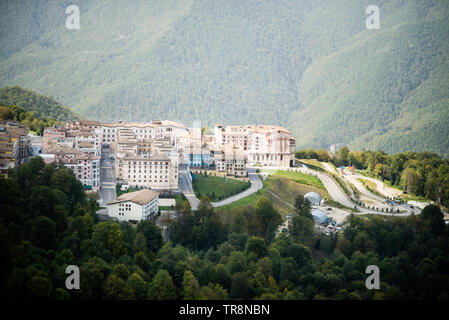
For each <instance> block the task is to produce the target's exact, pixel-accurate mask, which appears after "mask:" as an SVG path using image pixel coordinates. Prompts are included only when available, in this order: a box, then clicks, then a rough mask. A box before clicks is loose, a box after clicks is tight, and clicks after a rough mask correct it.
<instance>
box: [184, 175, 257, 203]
mask: <svg viewBox="0 0 449 320" xmlns="http://www.w3.org/2000/svg"><path fill="white" fill-rule="evenodd" d="M194 176H196V179H194V181H193V190H194V191H195V195H196V197H197V198H199V199H200V198H201V197H202V196H208V197H209V198H210V200H211V201H219V200H222V199H225V198H228V197H230V196H232V195H234V194H237V193H239V192H242V191H244V190H246V189H248V188H249V187H250V186H251V184H250V182H245V181H240V180H237V179H233V178H227V179H225V178H224V177H215V176H209V175H208V176H207V177H206V176H205V175H204V174H195V175H194Z"/></svg>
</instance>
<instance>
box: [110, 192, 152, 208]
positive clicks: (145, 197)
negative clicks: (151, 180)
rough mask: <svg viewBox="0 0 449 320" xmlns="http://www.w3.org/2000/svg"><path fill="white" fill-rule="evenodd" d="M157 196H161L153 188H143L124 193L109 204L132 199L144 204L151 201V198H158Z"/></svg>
mask: <svg viewBox="0 0 449 320" xmlns="http://www.w3.org/2000/svg"><path fill="white" fill-rule="evenodd" d="M157 196H159V193H157V192H155V191H153V190H149V189H143V190H140V191H135V192H129V193H124V194H122V195H121V196H119V197H117V198H115V199H114V200H112V201H111V202H109V203H108V204H114V203H120V202H126V201H131V202H134V203H137V204H139V205H141V206H143V205H145V204H147V203H148V202H150V201H151V200H153V199H154V198H156V197H157Z"/></svg>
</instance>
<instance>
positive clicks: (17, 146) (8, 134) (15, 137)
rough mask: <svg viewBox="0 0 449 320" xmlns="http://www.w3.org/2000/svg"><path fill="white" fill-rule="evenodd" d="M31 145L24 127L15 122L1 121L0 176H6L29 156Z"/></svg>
mask: <svg viewBox="0 0 449 320" xmlns="http://www.w3.org/2000/svg"><path fill="white" fill-rule="evenodd" d="M30 150H31V144H30V137H29V136H28V129H27V127H26V126H24V125H22V124H20V123H19V122H17V121H8V120H7V121H3V122H2V123H1V125H0V175H3V176H5V175H7V173H8V169H10V168H11V169H12V168H14V167H15V166H16V165H18V164H20V163H21V161H22V160H23V159H25V158H27V157H28V156H29V155H30Z"/></svg>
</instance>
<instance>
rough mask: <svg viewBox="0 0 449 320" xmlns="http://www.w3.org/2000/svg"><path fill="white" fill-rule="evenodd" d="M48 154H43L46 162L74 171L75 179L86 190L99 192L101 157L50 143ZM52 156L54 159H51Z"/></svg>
mask: <svg viewBox="0 0 449 320" xmlns="http://www.w3.org/2000/svg"><path fill="white" fill-rule="evenodd" d="M48 151H49V152H48V154H42V155H41V156H42V158H44V160H47V161H46V162H48V159H52V161H53V162H56V163H62V164H64V166H65V167H67V168H69V169H70V170H72V171H73V174H74V175H75V177H76V178H77V179H78V180H79V181H80V182H81V183H82V184H83V186H84V188H85V189H88V190H94V191H97V190H98V189H99V187H100V157H99V156H96V155H95V154H93V153H85V152H82V151H79V150H76V149H74V148H67V147H64V146H61V145H58V144H54V143H50V146H49V149H48ZM49 155H52V157H49Z"/></svg>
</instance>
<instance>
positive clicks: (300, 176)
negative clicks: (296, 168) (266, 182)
mask: <svg viewBox="0 0 449 320" xmlns="http://www.w3.org/2000/svg"><path fill="white" fill-rule="evenodd" d="M263 171H266V172H269V173H270V176H272V177H285V178H287V179H289V180H292V181H294V182H296V183H299V184H305V185H308V186H313V187H316V188H318V189H321V190H326V188H324V185H323V183H322V182H321V180H320V179H318V178H317V177H314V176H311V175H308V174H305V173H301V172H293V171H283V170H263Z"/></svg>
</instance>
